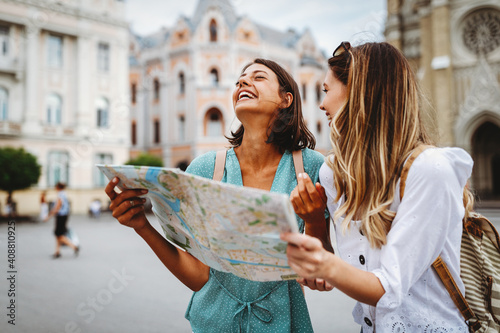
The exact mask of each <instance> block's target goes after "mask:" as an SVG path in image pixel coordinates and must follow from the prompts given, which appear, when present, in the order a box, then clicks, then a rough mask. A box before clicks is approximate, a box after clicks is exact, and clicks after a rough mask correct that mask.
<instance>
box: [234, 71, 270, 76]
mask: <svg viewBox="0 0 500 333" xmlns="http://www.w3.org/2000/svg"><path fill="white" fill-rule="evenodd" d="M255 73H264V74H267V75H269V74H268V73H267V72H266V71H264V70H262V69H256V70H254V71H253V72H252V73H251V74H255ZM246 75H247V73H243V74H241V75H240V77H243V76H246Z"/></svg>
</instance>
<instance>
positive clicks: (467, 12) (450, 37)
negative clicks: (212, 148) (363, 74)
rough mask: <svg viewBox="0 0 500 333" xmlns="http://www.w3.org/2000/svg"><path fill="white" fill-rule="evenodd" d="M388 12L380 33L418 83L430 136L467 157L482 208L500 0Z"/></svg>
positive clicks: (406, 6)
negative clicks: (428, 114) (425, 101)
mask: <svg viewBox="0 0 500 333" xmlns="http://www.w3.org/2000/svg"><path fill="white" fill-rule="evenodd" d="M387 11H388V17H387V23H386V33H385V35H386V38H387V40H388V41H389V42H391V43H392V44H394V45H396V46H397V47H399V48H400V49H401V50H402V51H403V53H404V54H405V55H406V57H407V58H408V59H409V60H410V61H411V63H412V65H413V66H414V68H415V70H416V72H417V74H418V76H419V78H420V80H421V83H422V86H423V89H424V92H425V93H426V95H427V97H428V98H429V100H430V104H431V105H432V107H430V108H429V110H430V111H431V117H430V119H429V120H431V121H433V122H434V123H435V124H437V128H436V138H437V141H438V142H439V144H440V145H443V146H449V145H453V146H459V147H462V148H464V149H466V150H467V151H468V152H469V153H470V154H471V155H472V157H473V158H474V162H475V165H474V171H473V176H472V187H473V188H474V189H475V190H476V192H477V194H478V195H479V198H480V200H481V201H482V204H483V205H485V206H486V205H489V204H495V205H496V204H498V203H499V202H500V85H499V81H500V3H499V2H498V0H413V1H412V0H410V1H403V0H388V1H387ZM430 123H431V122H430Z"/></svg>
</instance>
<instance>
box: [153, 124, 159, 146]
mask: <svg viewBox="0 0 500 333" xmlns="http://www.w3.org/2000/svg"><path fill="white" fill-rule="evenodd" d="M153 131H154V133H153V140H154V143H160V120H158V119H155V120H154V122H153Z"/></svg>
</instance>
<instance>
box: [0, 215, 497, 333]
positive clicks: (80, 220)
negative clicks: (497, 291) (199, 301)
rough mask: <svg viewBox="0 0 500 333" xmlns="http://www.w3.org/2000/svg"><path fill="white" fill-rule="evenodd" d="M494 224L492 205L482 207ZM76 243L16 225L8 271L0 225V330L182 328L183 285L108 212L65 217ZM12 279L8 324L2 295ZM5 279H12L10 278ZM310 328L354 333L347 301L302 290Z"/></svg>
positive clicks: (42, 228)
mask: <svg viewBox="0 0 500 333" xmlns="http://www.w3.org/2000/svg"><path fill="white" fill-rule="evenodd" d="M485 214H486V215H487V216H488V217H490V218H491V219H492V220H493V221H494V222H495V224H496V226H497V228H499V229H500V211H499V210H488V211H485ZM70 227H72V228H73V229H74V230H75V231H76V232H77V233H78V236H79V238H80V241H81V244H82V250H81V254H80V256H79V257H78V258H74V256H73V253H72V251H71V250H70V249H68V248H63V251H62V254H63V256H62V258H60V259H57V260H53V259H51V257H50V256H51V254H52V253H53V252H54V243H55V241H54V237H53V235H52V228H53V221H50V222H48V223H17V224H16V258H15V260H16V261H15V270H16V271H17V273H15V274H10V273H8V271H10V269H9V268H8V266H7V264H8V262H7V260H8V252H7V248H8V243H7V240H8V239H7V228H8V226H7V224H6V223H3V224H0V228H1V231H0V249H1V250H0V251H1V252H0V253H3V255H0V269H1V272H2V274H3V277H2V278H1V280H0V281H1V282H0V308H1V309H2V310H1V311H2V312H3V313H1V316H0V318H1V322H0V331H1V332H23V333H26V332H37V333H38V332H40V333H45V332H50V333H62V332H97V333H101V332H103V333H104V332H113V333H114V332H124V333H128V332H190V327H189V323H188V322H187V320H185V319H184V311H185V309H186V307H187V305H188V302H189V299H190V296H191V292H190V291H189V290H188V289H187V288H186V287H184V286H183V285H182V284H181V283H180V282H178V281H177V280H176V279H175V278H174V277H173V276H172V275H171V274H170V273H169V272H168V270H166V269H165V268H164V267H163V265H162V264H161V263H160V262H159V260H158V259H157V258H156V257H155V256H154V254H153V253H152V251H151V250H150V249H149V248H148V247H147V246H146V244H145V243H144V242H143V241H142V240H141V239H140V238H139V237H138V236H136V234H135V233H134V232H133V231H132V230H130V229H128V228H125V227H122V226H120V225H118V223H117V222H115V221H114V220H113V219H112V218H111V217H110V216H109V215H104V216H102V217H101V219H100V220H91V219H88V218H87V217H86V216H72V217H71V219H70ZM11 275H14V279H15V281H14V282H15V293H16V295H15V306H16V309H15V324H16V325H15V326H12V325H10V324H8V320H10V318H9V317H8V316H7V314H9V310H8V309H7V306H9V304H10V303H9V302H10V300H11V299H12V297H10V296H8V294H9V289H10V288H12V285H11V284H10V282H9V280H8V278H9V277H10V276H11ZM11 282H12V281H11ZM306 296H307V300H308V304H309V309H310V313H311V317H312V320H313V324H314V327H315V331H316V332H359V328H358V327H357V325H355V324H353V322H352V317H351V309H352V306H353V304H354V302H353V301H352V300H350V299H348V298H347V297H346V296H344V295H343V294H341V293H339V292H337V291H332V292H329V293H319V292H313V291H310V290H308V291H307V292H306Z"/></svg>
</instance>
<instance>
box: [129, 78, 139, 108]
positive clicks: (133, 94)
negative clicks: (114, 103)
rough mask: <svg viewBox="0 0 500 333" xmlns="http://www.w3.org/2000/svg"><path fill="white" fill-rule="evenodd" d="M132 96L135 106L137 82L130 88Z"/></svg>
mask: <svg viewBox="0 0 500 333" xmlns="http://www.w3.org/2000/svg"><path fill="white" fill-rule="evenodd" d="M130 95H131V100H132V104H135V102H136V101H137V84H136V83H135V82H134V83H132V85H131V86H130Z"/></svg>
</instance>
